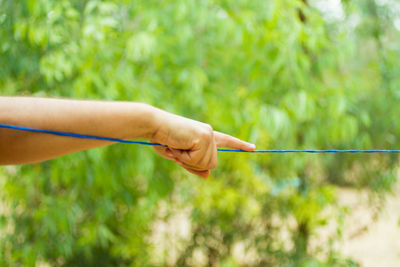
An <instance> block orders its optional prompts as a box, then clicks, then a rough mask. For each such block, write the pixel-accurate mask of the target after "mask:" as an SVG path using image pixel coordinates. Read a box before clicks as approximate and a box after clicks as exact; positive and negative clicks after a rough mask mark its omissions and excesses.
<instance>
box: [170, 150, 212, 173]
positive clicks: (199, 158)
mask: <svg viewBox="0 0 400 267" xmlns="http://www.w3.org/2000/svg"><path fill="white" fill-rule="evenodd" d="M214 149H215V147H214ZM170 150H171V152H172V154H173V155H174V157H175V158H176V159H178V160H179V161H180V162H182V163H183V164H185V166H186V167H188V168H190V169H192V170H197V171H204V170H209V169H212V168H211V167H213V166H209V165H208V164H209V162H210V158H211V155H212V154H211V150H210V148H209V147H207V150H206V151H201V150H196V151H189V150H180V149H174V148H170Z"/></svg>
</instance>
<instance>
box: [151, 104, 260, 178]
mask: <svg viewBox="0 0 400 267" xmlns="http://www.w3.org/2000/svg"><path fill="white" fill-rule="evenodd" d="M159 111H160V110H159ZM160 113H161V114H160V116H158V119H157V123H158V125H159V126H158V127H157V130H156V131H155V133H154V134H153V137H152V138H151V142H156V143H160V144H164V145H167V146H168V147H160V146H154V149H155V150H156V151H157V152H158V154H160V155H161V156H163V157H164V158H167V159H169V160H173V161H175V162H176V163H178V164H179V165H180V166H182V167H183V168H185V169H186V170H188V171H189V172H191V173H193V174H196V175H198V176H201V177H208V176H209V175H210V170H211V169H214V168H216V167H217V158H218V155H217V147H227V148H233V149H241V150H246V151H253V150H254V149H255V145H253V144H250V143H247V142H244V141H242V140H239V139H237V138H235V137H232V136H230V135H227V134H223V133H220V132H217V131H213V129H212V127H211V126H210V125H208V124H205V123H202V122H199V121H195V120H191V119H187V118H184V117H181V116H178V115H174V114H171V113H167V112H165V111H160Z"/></svg>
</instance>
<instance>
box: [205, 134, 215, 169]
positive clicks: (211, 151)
mask: <svg viewBox="0 0 400 267" xmlns="http://www.w3.org/2000/svg"><path fill="white" fill-rule="evenodd" d="M208 149H209V156H208V158H209V160H208V162H207V166H208V169H215V168H216V167H217V161H218V154H217V153H218V152H217V146H216V145H215V141H214V140H213V141H212V143H211V145H210V146H209V148H208Z"/></svg>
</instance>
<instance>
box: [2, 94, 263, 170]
mask: <svg viewBox="0 0 400 267" xmlns="http://www.w3.org/2000/svg"><path fill="white" fill-rule="evenodd" d="M0 123H1V124H11V125H16V126H25V127H32V128H38V129H46V130H55V131H64V132H73V133H78V134H87V135H96V136H104V137H111V138H119V139H126V140H129V139H135V138H146V139H148V140H150V141H151V142H155V143H161V144H164V145H167V146H168V148H165V147H158V146H155V147H154V149H155V150H156V151H157V152H158V154H160V155H161V156H163V157H165V158H167V159H169V160H173V161H175V162H176V163H178V164H179V165H180V166H182V167H183V168H185V169H186V170H188V171H189V172H191V173H193V174H196V175H198V176H201V177H208V176H209V175H210V170H211V169H214V168H216V166H217V157H218V155H217V147H227V148H233V149H242V150H247V151H252V150H254V149H255V145H253V144H250V143H247V142H244V141H241V140H239V139H237V138H235V137H232V136H230V135H227V134H223V133H220V132H217V131H214V130H213V129H212V127H211V126H210V125H208V124H205V123H202V122H199V121H195V120H191V119H188V118H184V117H181V116H178V115H175V114H171V113H169V112H166V111H163V110H161V109H158V108H155V107H153V106H150V105H147V104H142V103H134V102H105V101H83V100H66V99H52V98H34V97H0ZM110 144H113V142H108V141H100V140H90V139H77V138H70V137H62V136H56V135H49V134H43V133H34V132H25V131H18V130H11V129H2V128H0V165H15V164H29V163H37V162H41V161H45V160H49V159H52V158H56V157H59V156H62V155H65V154H70V153H74V152H78V151H82V150H87V149H91V148H95V147H101V146H106V145H110Z"/></svg>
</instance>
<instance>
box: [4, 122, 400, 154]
mask: <svg viewBox="0 0 400 267" xmlns="http://www.w3.org/2000/svg"><path fill="white" fill-rule="evenodd" d="M0 128H7V129H13V130H19V131H29V132H37V133H47V134H54V135H60V136H68V137H74V138H84V139H96V140H102V141H111V142H118V143H125V144H139V145H147V146H162V147H168V146H166V145H162V144H159V143H150V142H141V141H128V140H123V139H118V138H109V137H100V136H94V135H85V134H77V133H67V132H60V131H53V130H43V129H35V128H29V127H22V126H15V125H7V124H0ZM217 150H218V151H221V152H246V153H400V150H379V149H374V150H352V149H350V150H338V149H327V150H296V149H294V150H289V149H278V150H275V149H271V150H254V151H244V150H240V149H227V148H218V149H217Z"/></svg>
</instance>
